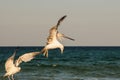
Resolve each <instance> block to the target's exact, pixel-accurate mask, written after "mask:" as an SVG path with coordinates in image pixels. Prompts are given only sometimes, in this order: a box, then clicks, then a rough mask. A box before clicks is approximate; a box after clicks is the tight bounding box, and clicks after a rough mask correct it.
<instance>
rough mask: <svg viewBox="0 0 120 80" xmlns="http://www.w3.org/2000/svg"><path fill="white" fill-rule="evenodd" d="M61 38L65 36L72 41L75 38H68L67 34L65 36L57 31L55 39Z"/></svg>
mask: <svg viewBox="0 0 120 80" xmlns="http://www.w3.org/2000/svg"><path fill="white" fill-rule="evenodd" d="M62 38H67V39H69V40H72V41H74V40H75V39H73V38H70V37H68V36H66V35H64V34H61V33H59V32H58V33H57V39H59V40H61V39H62Z"/></svg>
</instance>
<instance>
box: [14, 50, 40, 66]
mask: <svg viewBox="0 0 120 80" xmlns="http://www.w3.org/2000/svg"><path fill="white" fill-rule="evenodd" d="M38 54H40V52H30V53H25V54H23V55H22V56H20V57H19V58H18V59H17V60H16V62H15V66H19V65H20V63H22V62H28V61H31V60H32V59H33V58H34V57H35V56H36V55H38Z"/></svg>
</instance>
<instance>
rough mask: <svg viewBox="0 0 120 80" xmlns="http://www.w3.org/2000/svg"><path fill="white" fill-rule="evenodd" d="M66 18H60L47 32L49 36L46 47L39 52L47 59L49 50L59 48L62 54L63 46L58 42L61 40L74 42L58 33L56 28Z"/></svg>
mask: <svg viewBox="0 0 120 80" xmlns="http://www.w3.org/2000/svg"><path fill="white" fill-rule="evenodd" d="M66 17H67V16H66V15H65V16H63V17H61V18H60V19H59V20H58V22H57V24H56V25H55V26H53V27H52V28H51V29H50V30H49V36H48V38H47V43H46V46H45V47H44V48H43V49H42V51H41V52H42V53H43V54H44V55H45V56H46V57H48V50H49V49H55V48H59V49H60V50H61V53H63V50H64V46H63V45H62V44H61V43H60V42H59V40H60V39H61V38H67V39H70V40H73V41H74V39H72V38H70V37H68V36H66V35H64V34H62V33H60V32H58V26H59V25H60V23H61V22H62V21H63V20H64V19H65V18H66Z"/></svg>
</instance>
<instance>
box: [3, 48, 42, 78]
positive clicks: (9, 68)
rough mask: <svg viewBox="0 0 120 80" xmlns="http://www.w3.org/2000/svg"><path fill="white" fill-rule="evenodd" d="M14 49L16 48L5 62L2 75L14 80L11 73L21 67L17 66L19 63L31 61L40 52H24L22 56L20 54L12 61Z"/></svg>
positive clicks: (14, 72) (16, 71) (18, 70)
mask: <svg viewBox="0 0 120 80" xmlns="http://www.w3.org/2000/svg"><path fill="white" fill-rule="evenodd" d="M16 51H17V50H15V51H14V53H13V55H12V56H11V57H9V58H8V59H7V61H6V63H5V70H6V73H5V75H4V77H8V79H9V80H11V79H12V80H14V77H13V75H14V74H16V73H18V72H20V70H21V67H19V65H20V63H22V62H28V61H31V60H32V59H33V58H34V57H35V56H36V55H38V54H39V53H40V52H30V53H25V54H23V55H22V56H20V57H19V58H18V59H17V60H16V61H14V57H15V54H16Z"/></svg>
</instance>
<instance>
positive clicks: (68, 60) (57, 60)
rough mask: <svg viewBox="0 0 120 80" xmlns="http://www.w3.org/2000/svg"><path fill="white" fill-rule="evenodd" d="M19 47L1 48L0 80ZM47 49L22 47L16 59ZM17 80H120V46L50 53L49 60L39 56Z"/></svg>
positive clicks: (80, 48)
mask: <svg viewBox="0 0 120 80" xmlns="http://www.w3.org/2000/svg"><path fill="white" fill-rule="evenodd" d="M15 48H16V47H0V80H7V78H3V75H4V74H5V68H4V64H5V61H6V59H7V58H8V57H10V56H11V55H12V54H13V52H14V50H15ZM42 48H43V47H20V48H19V50H18V52H17V54H16V59H17V58H18V57H19V56H20V55H22V54H24V53H27V52H33V51H40V50H41V49H42ZM20 66H21V68H22V70H21V71H20V72H19V73H17V74H15V76H14V77H15V80H120V47H65V49H64V53H63V54H60V50H59V49H55V50H49V57H48V58H45V57H44V56H43V55H38V56H36V57H35V59H33V60H32V61H30V62H28V63H22V64H21V65H20Z"/></svg>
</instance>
